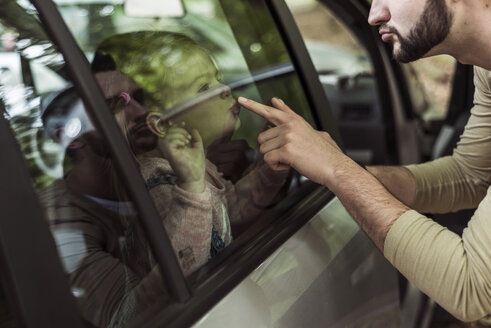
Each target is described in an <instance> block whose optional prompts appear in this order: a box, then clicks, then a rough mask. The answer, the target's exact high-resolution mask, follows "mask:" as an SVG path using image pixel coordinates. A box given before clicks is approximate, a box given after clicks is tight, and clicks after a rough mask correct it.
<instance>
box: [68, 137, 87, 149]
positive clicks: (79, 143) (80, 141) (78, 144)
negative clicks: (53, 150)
mask: <svg viewBox="0 0 491 328" xmlns="http://www.w3.org/2000/svg"><path fill="white" fill-rule="evenodd" d="M85 146H87V143H86V142H85V140H84V138H77V139H75V140H72V142H70V144H69V145H68V146H67V149H72V150H75V149H80V148H83V147H85Z"/></svg>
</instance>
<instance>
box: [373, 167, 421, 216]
mask: <svg viewBox="0 0 491 328" xmlns="http://www.w3.org/2000/svg"><path fill="white" fill-rule="evenodd" d="M366 169H367V171H368V172H370V173H371V174H372V175H373V176H374V177H376V178H377V180H378V181H380V182H381V183H382V184H383V185H384V186H385V188H387V190H388V191H389V192H390V193H391V194H392V195H393V196H394V197H396V198H397V199H399V200H400V201H401V202H403V203H404V204H406V205H407V206H409V207H411V206H412V205H413V203H414V198H415V194H416V181H415V179H414V176H413V175H412V173H411V171H409V170H408V169H407V168H405V167H403V166H368V167H366Z"/></svg>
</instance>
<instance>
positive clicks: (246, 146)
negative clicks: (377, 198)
mask: <svg viewBox="0 0 491 328" xmlns="http://www.w3.org/2000/svg"><path fill="white" fill-rule="evenodd" d="M56 3H57V5H58V8H59V10H60V12H61V14H62V16H63V18H64V19H65V21H66V22H67V25H68V26H69V28H70V29H71V31H72V33H73V35H74V36H75V38H76V40H77V42H78V44H79V45H80V47H81V49H82V50H83V51H84V53H85V54H86V56H87V58H88V60H89V61H90V62H91V63H92V69H93V71H94V76H95V78H96V80H97V81H98V82H99V85H100V86H101V88H102V90H103V92H104V93H105V95H106V97H107V98H108V99H109V98H110V99H112V102H110V103H109V105H110V106H111V107H113V108H115V110H114V112H115V113H116V115H115V117H116V120H117V121H118V124H119V125H120V127H121V128H122V131H123V133H124V135H125V137H126V138H127V140H128V142H129V144H130V145H131V148H132V151H133V153H134V156H135V159H136V160H137V162H138V164H139V165H140V170H141V173H142V176H143V178H144V179H145V182H146V184H147V186H148V189H149V191H150V194H151V197H152V199H153V200H154V202H155V206H156V207H157V210H158V211H159V214H160V217H161V219H162V222H163V225H164V227H165V228H166V231H167V232H168V234H169V237H170V239H171V242H172V244H173V246H174V250H175V252H176V255H177V256H178V259H179V261H180V264H181V268H182V270H183V272H184V274H185V275H186V276H190V275H191V274H192V273H194V272H196V270H197V269H199V268H200V267H202V265H203V264H205V263H207V262H208V260H209V259H211V258H215V257H216V255H218V254H219V253H221V251H222V250H223V249H224V248H225V247H226V246H228V245H229V244H230V243H231V242H232V241H233V240H234V239H235V238H238V236H239V235H240V233H241V232H242V231H244V230H245V229H247V228H249V227H250V226H251V225H253V224H254V223H256V222H260V224H264V221H265V220H266V218H268V219H271V218H274V217H276V216H277V213H276V212H275V208H276V207H275V205H276V204H278V203H279V202H280V201H281V200H282V199H284V198H285V197H286V196H287V195H288V194H289V193H292V192H295V191H296V190H297V189H298V187H299V186H300V185H301V184H302V183H303V182H302V181H303V180H302V179H300V177H298V176H297V175H296V174H294V173H293V172H291V171H290V170H286V171H273V170H272V169H270V168H269V167H268V166H267V165H266V163H265V162H264V161H263V159H262V157H261V155H260V153H259V152H258V149H257V141H256V140H257V136H258V134H259V133H260V132H261V131H264V130H265V129H267V128H269V126H268V124H266V122H264V120H263V119H262V118H260V117H258V116H257V115H255V114H253V113H251V112H248V111H246V110H241V108H240V106H239V105H238V103H237V101H236V99H237V97H238V96H239V95H243V96H246V97H249V98H253V99H256V100H258V101H260V102H265V103H267V102H269V100H270V99H271V97H273V96H278V97H281V98H283V99H284V100H285V102H287V103H288V104H290V105H291V107H292V108H294V109H295V110H296V111H297V112H299V113H300V114H301V115H303V116H304V117H305V118H306V119H307V120H308V121H310V122H311V123H314V122H313V121H312V117H311V116H310V108H309V107H308V104H307V101H306V98H305V96H304V93H303V91H302V89H301V85H300V82H299V80H298V77H297V75H296V72H295V71H294V68H293V66H292V63H291V60H290V58H289V55H288V53H287V51H286V48H285V46H284V44H283V43H282V40H281V37H280V35H279V33H278V31H277V30H276V27H275V25H274V22H273V20H272V18H271V17H270V15H269V11H268V9H267V7H266V5H265V3H263V2H262V1H255V2H250V1H230V0H229V1H215V0H189V1H183V6H184V8H185V11H184V13H183V15H180V16H178V17H168V16H167V15H165V5H164V3H162V4H161V6H164V7H162V8H160V7H159V5H155V4H153V3H152V4H148V6H149V7H148V8H147V12H146V13H143V14H142V13H141V12H143V11H145V6H146V4H145V3H144V2H141V3H140V8H139V11H140V13H139V14H138V16H136V15H135V14H134V12H133V11H131V10H129V9H128V8H129V7H130V6H131V4H128V3H126V4H123V1H110V2H104V1H93V2H92V1H84V2H83V3H80V2H75V1H57V2H56ZM156 7H159V8H156ZM156 10H158V11H159V12H161V14H160V15H159V16H158V17H155V11H156ZM245 22H247V23H245ZM132 108H134V109H132ZM137 109H138V110H137ZM143 137H145V138H147V139H145V138H143ZM144 139H145V140H144ZM215 263H217V262H216V261H215Z"/></svg>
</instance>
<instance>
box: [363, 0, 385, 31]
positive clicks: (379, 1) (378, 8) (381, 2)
mask: <svg viewBox="0 0 491 328" xmlns="http://www.w3.org/2000/svg"><path fill="white" fill-rule="evenodd" d="M389 20H390V11H389V8H387V5H386V1H385V0H373V2H372V6H371V8H370V13H369V14H368V23H369V24H370V25H372V26H378V25H382V24H383V23H386V22H388V21H389Z"/></svg>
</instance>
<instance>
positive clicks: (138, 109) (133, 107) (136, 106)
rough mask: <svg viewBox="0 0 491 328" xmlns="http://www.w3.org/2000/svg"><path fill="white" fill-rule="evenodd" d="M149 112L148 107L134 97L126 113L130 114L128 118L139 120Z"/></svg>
mask: <svg viewBox="0 0 491 328" xmlns="http://www.w3.org/2000/svg"><path fill="white" fill-rule="evenodd" d="M148 113H149V110H148V108H147V107H145V106H144V105H143V104H140V103H139V102H138V101H135V100H134V99H131V100H130V103H129V104H128V106H126V115H127V116H129V117H128V118H129V120H130V121H137V120H138V119H140V118H141V117H142V116H146V115H147V114H148Z"/></svg>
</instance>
